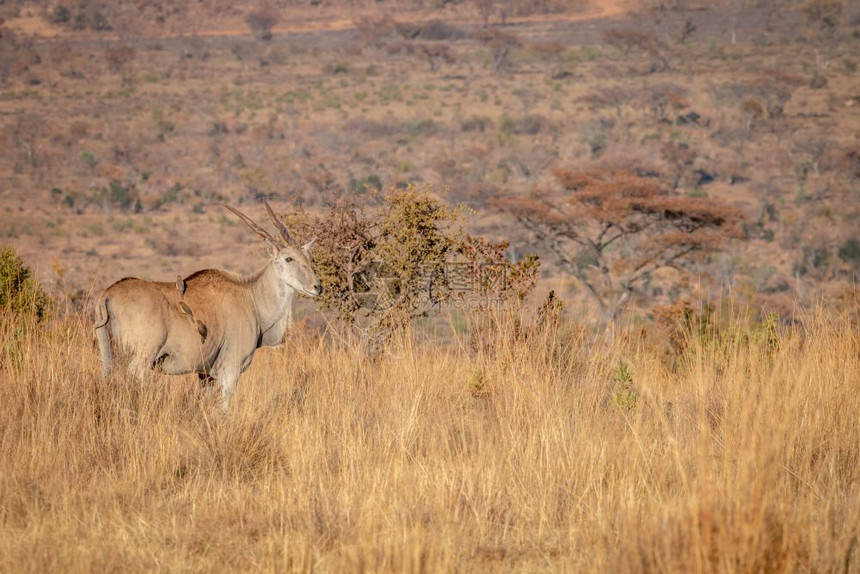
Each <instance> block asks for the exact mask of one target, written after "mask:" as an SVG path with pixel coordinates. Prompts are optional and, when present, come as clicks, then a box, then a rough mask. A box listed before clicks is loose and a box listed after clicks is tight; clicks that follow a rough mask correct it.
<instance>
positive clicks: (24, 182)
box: [0, 2, 860, 572]
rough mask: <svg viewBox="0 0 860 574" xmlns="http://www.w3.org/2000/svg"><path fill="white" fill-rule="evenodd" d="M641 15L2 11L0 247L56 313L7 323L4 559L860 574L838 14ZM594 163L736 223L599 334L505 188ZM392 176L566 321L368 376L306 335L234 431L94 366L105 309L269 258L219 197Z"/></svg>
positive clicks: (430, 347)
mask: <svg viewBox="0 0 860 574" xmlns="http://www.w3.org/2000/svg"><path fill="white" fill-rule="evenodd" d="M491 4H492V3H491ZM499 4H500V5H501V4H505V5H506V6H507V5H508V4H510V3H499ZM647 4H655V5H656V3H640V4H637V3H633V2H631V3H629V4H623V5H622V6H623V9H624V10H623V11H622V12H621V13H614V14H613V15H612V18H609V19H597V20H595V19H591V18H593V17H599V16H600V15H601V14H603V12H602V11H601V6H598V5H591V6H589V5H586V4H579V3H577V4H575V5H574V4H570V5H567V4H566V3H553V2H544V3H540V2H531V3H529V2H521V3H516V2H515V3H513V4H512V5H514V6H520V7H522V6H525V5H528V6H531V8H530V10H531V12H530V13H529V14H517V13H514V15H513V17H511V18H510V21H509V22H508V25H506V26H501V27H500V29H501V30H502V31H504V32H505V33H509V34H511V36H507V37H504V36H502V37H496V38H495V39H494V38H493V37H490V36H486V35H485V36H482V35H481V29H482V23H481V18H480V16H479V14H478V13H477V12H476V11H475V9H474V6H473V5H472V4H471V3H463V2H452V3H446V4H444V5H439V6H435V5H433V6H431V5H430V4H427V3H421V2H415V3H409V2H403V3H397V4H395V5H394V6H395V7H396V8H397V9H391V8H390V6H391V5H388V4H385V3H368V4H362V3H353V4H351V5H350V6H349V8H348V9H347V8H344V6H343V5H341V4H339V3H337V2H331V3H323V4H322V5H321V7H320V8H314V7H312V6H307V5H302V6H293V5H291V4H290V3H287V2H280V3H277V4H275V6H276V7H277V8H278V9H280V10H282V12H283V13H284V14H287V15H292V16H291V18H287V17H286V16H285V17H284V19H282V20H281V22H280V23H279V24H278V25H276V26H275V35H274V38H273V39H272V40H271V41H270V42H262V41H259V40H256V39H254V38H252V37H251V36H250V35H248V34H245V33H244V30H245V29H246V27H245V24H244V22H243V17H244V13H243V12H242V11H241V10H240V9H238V8H236V7H235V5H234V3H232V2H230V3H227V2H212V3H189V4H186V3H183V2H176V3H173V4H172V5H171V6H172V8H171V9H169V10H168V9H166V8H165V5H163V4H161V3H159V2H150V3H141V4H140V6H134V7H133V9H132V8H131V7H129V6H130V5H129V6H126V5H124V4H123V5H120V4H117V5H116V6H113V5H111V4H110V3H97V2H89V3H87V2H68V3H65V4H62V3H61V4H57V5H63V6H68V7H70V8H71V11H70V17H71V18H72V22H75V21H76V20H75V18H76V17H77V15H78V14H82V15H83V17H84V20H83V21H82V22H83V24H82V25H81V26H80V29H75V27H74V26H72V25H71V24H68V23H63V22H60V23H57V22H55V20H57V13H56V12H55V8H56V6H57V5H54V4H50V5H49V4H46V3H23V4H22V3H16V2H11V3H10V2H7V3H5V4H3V5H2V8H0V9H2V10H3V12H2V13H0V17H2V18H5V19H6V22H7V24H5V25H0V34H2V38H0V42H3V44H2V51H0V60H2V62H0V128H2V130H3V132H2V133H3V136H4V144H5V147H4V151H3V153H2V154H0V239H2V242H3V243H4V244H8V245H12V246H13V247H14V248H15V249H16V250H17V251H18V252H19V253H21V254H22V255H23V256H24V258H25V260H26V261H27V262H28V263H29V264H30V265H31V266H32V267H33V268H34V270H35V272H36V276H37V278H38V279H39V281H40V283H41V284H42V285H43V286H44V287H45V288H46V289H47V290H48V291H49V292H50V293H51V294H52V295H53V297H54V300H55V301H56V302H57V305H55V306H54V308H53V312H52V315H51V316H50V317H49V318H48V320H46V321H43V322H41V323H36V322H34V321H33V320H31V319H28V318H26V317H22V316H21V315H20V314H16V313H13V312H11V311H9V310H8V309H0V421H2V423H0V468H2V471H0V571H10V572H11V571H15V572H19V571H39V572H42V571H48V570H51V571H53V570H59V571H80V570H99V571H101V570H135V571H136V570H143V569H150V570H156V569H157V570H176V571H179V570H182V571H188V570H194V571H197V570H207V571H212V570H219V571H220V570H225V569H226V570H237V571H249V570H252V571H253V570H267V571H293V570H301V571H308V570H321V571H362V570H363V571H404V570H405V571H416V570H421V571H440V570H464V571H471V570H484V571H642V572H645V571H660V572H662V571H674V572H690V571H722V572H738V571H750V572H753V571H755V572H760V571H790V572H796V571H848V572H857V571H860V566H858V562H857V560H858V559H857V556H856V553H857V549H856V545H857V537H858V535H860V489H858V483H860V460H858V456H860V425H858V424H857V421H858V420H860V398H858V393H857V386H858V382H860V335H858V329H857V318H856V311H857V309H856V305H857V303H856V297H855V296H854V291H853V276H854V272H855V269H856V266H857V265H858V264H860V244H858V237H857V235H856V229H857V227H856V222H857V215H858V214H857V205H858V203H857V201H856V198H857V193H858V185H860V166H858V163H857V162H858V161H860V151H858V147H857V145H858V144H857V138H858V133H860V116H858V114H857V111H856V110H857V109H858V107H857V106H858V105H860V92H858V87H857V86H858V83H857V81H856V79H857V71H856V68H857V63H858V57H857V53H858V52H857V46H858V42H860V40H858V39H857V38H858V35H860V33H858V25H860V21H858V16H857V8H856V7H854V6H853V5H852V4H850V3H844V4H842V6H843V9H842V11H841V12H840V15H839V19H838V22H837V25H836V27H835V34H834V35H832V36H828V35H827V32H828V30H827V29H822V28H821V27H816V26H815V25H813V23H811V22H809V21H808V20H807V19H805V17H804V14H803V12H801V11H800V10H799V9H798V8H799V7H800V6H799V5H798V4H797V3H794V2H758V3H756V4H755V5H753V4H752V3H749V4H748V3H745V2H726V3H709V4H708V5H707V6H693V5H687V4H686V3H683V2H673V3H665V5H666V9H664V10H659V9H655V6H650V5H647ZM535 6H538V7H541V9H540V10H538V9H536V8H535ZM618 6H619V5H618V4H617V3H611V7H612V11H614V10H615V9H616V8H617V7H618ZM169 7H170V6H168V8H169ZM401 8H402V9H403V11H402V12H400V9H401ZM77 9H80V11H79V12H75V10H77ZM602 9H603V10H606V6H603V7H602ZM290 10H295V11H294V12H290ZM541 10H543V11H541ZM96 13H98V14H101V16H100V17H98V18H97V17H96ZM386 14H387V15H388V16H389V18H385V16H386ZM100 18H101V19H100ZM433 18H442V19H443V20H444V22H445V24H444V25H440V24H439V23H438V22H437V23H432V24H431V21H432V19H433ZM498 18H499V15H498V12H493V13H492V15H491V22H492V23H494V24H498V22H497V20H498ZM518 18H519V19H518ZM583 18H588V19H585V20H583ZM102 19H104V20H102ZM105 22H106V23H107V24H106V25H107V26H108V28H109V29H107V28H106V29H96V28H99V27H100V26H102V24H104V23H105ZM687 22H689V23H690V26H687ZM691 26H692V29H691ZM613 31H615V35H613V34H612V32H613ZM619 31H620V32H619ZM631 31H633V32H637V33H641V34H643V36H636V35H635V34H633V35H631V34H630V32H631ZM831 31H832V30H831ZM607 33H609V34H607ZM693 113H694V114H695V115H692V114H693ZM619 165H624V166H628V167H632V168H635V169H636V170H638V171H639V172H641V173H647V174H649V177H656V178H659V179H660V181H661V182H663V183H664V185H666V186H668V187H671V188H672V189H675V190H678V191H679V192H681V193H683V194H684V195H686V196H690V197H708V198H713V199H718V200H721V201H723V202H725V203H726V204H728V205H731V206H733V207H735V208H737V209H738V210H740V211H741V212H743V213H744V216H745V217H744V224H743V229H742V233H741V234H740V237H738V238H736V239H733V240H732V242H731V243H730V244H729V245H728V249H724V250H723V251H720V252H716V253H715V254H714V255H713V256H712V257H710V258H709V259H708V260H706V261H704V262H702V263H701V264H700V265H699V266H698V267H697V268H695V269H694V271H695V272H696V273H693V274H689V273H688V274H684V273H681V272H679V273H678V274H677V275H671V274H670V275H668V276H666V277H663V278H662V281H665V283H659V284H655V285H654V286H653V289H651V290H650V291H648V292H643V293H640V296H639V298H638V299H637V300H636V301H635V302H634V303H635V304H634V305H633V306H632V311H633V316H632V319H631V321H630V323H629V326H623V325H622V326H619V328H618V329H617V330H616V332H615V336H614V338H611V340H610V338H608V337H606V336H604V331H603V329H602V328H601V327H600V326H599V320H597V318H596V317H594V316H592V314H591V313H590V312H589V311H588V304H587V303H588V299H587V296H586V294H585V293H584V290H583V288H582V286H581V285H579V284H578V283H576V282H575V281H573V280H572V279H571V278H570V276H569V275H566V274H565V273H563V272H561V271H560V270H559V269H558V268H556V267H555V265H554V262H553V260H552V257H551V256H550V255H549V250H547V249H546V246H543V245H540V244H539V243H536V242H535V238H534V237H532V236H530V235H529V234H528V233H527V232H526V231H525V230H523V229H521V228H519V227H518V226H517V224H516V222H515V221H514V219H513V218H511V217H510V215H509V214H508V213H506V212H505V211H504V210H502V209H500V208H499V207H498V203H497V202H496V200H497V199H499V198H503V197H507V196H509V195H516V194H520V193H525V192H527V191H529V190H534V189H538V190H539V189H542V188H547V189H549V188H551V187H552V186H554V185H555V183H554V180H553V177H552V175H551V172H552V169H553V168H558V167H561V168H583V167H595V166H596V167H597V168H606V169H609V168H614V167H617V166H619ZM405 182H416V183H419V184H421V183H425V184H431V185H432V186H433V189H434V190H435V192H436V193H438V194H440V195H442V196H444V198H445V199H446V200H448V201H450V202H452V203H458V202H461V203H466V204H467V205H468V206H470V207H471V208H472V209H473V210H474V211H473V212H471V213H470V214H468V216H467V217H466V222H465V224H466V225H467V226H468V227H469V229H470V230H471V231H473V232H477V233H481V234H484V235H489V236H492V237H494V238H504V239H508V240H511V241H512V242H513V243H514V249H512V251H513V253H512V255H513V256H514V257H519V256H522V255H523V254H524V253H526V252H528V251H531V250H536V251H538V253H540V254H542V255H544V262H543V266H542V269H543V270H544V275H545V277H544V278H543V280H542V281H541V283H540V284H539V287H538V292H539V293H538V294H539V295H540V296H542V295H543V293H545V292H546V291H547V290H548V289H549V288H554V289H555V290H556V292H557V294H559V295H560V296H561V297H562V298H564V299H565V300H566V301H567V302H568V305H567V309H566V311H565V313H564V314H563V315H562V316H561V317H550V318H549V319H547V318H546V317H543V318H541V317H540V316H538V314H536V313H535V311H534V307H535V306H536V305H535V304H534V303H535V302H536V301H537V302H539V301H540V300H541V297H540V296H536V297H535V301H530V302H527V303H526V304H525V305H524V306H522V307H520V306H517V305H513V304H511V305H509V306H507V307H505V308H497V309H494V310H492V311H490V312H487V313H475V314H471V315H464V314H463V313H457V312H453V311H452V312H451V313H450V314H448V313H442V314H441V315H439V316H437V317H435V319H434V320H433V321H429V322H426V323H425V322H419V323H417V324H416V325H415V328H414V329H413V330H407V331H405V332H403V333H401V334H399V335H398V336H397V337H395V338H394V339H393V341H392V342H391V344H390V346H389V347H388V348H386V349H385V351H384V352H382V353H377V354H368V353H367V352H366V346H365V345H364V342H363V341H362V340H360V338H359V337H358V336H356V335H355V333H352V334H350V332H349V331H348V330H344V329H342V328H341V327H340V326H338V325H337V324H336V322H335V323H331V324H328V325H327V327H326V325H323V323H325V321H321V320H319V319H314V320H315V321H316V323H318V325H317V326H314V327H311V326H309V325H306V324H305V323H304V322H300V324H299V326H298V328H297V329H296V332H295V334H294V336H293V338H292V340H290V341H289V342H288V343H287V345H286V346H285V347H283V348H282V349H275V350H271V349H270V350H264V351H261V352H260V353H258V355H257V357H256V358H255V360H254V363H253V365H252V367H251V369H250V370H249V371H248V372H247V373H245V374H244V375H243V377H242V379H241V380H240V383H239V387H238V390H237V395H236V399H235V400H234V405H233V407H232V408H231V411H230V413H229V414H227V415H226V416H225V415H222V414H221V413H220V412H219V411H218V409H217V408H216V407H215V406H214V404H213V403H212V402H211V401H210V400H209V399H207V398H205V397H203V398H201V397H200V396H199V395H198V392H197V388H196V385H195V384H194V382H193V381H192V380H191V378H188V377H178V378H172V379H167V378H162V377H156V378H155V379H154V380H152V381H148V382H146V383H144V384H140V385H139V384H133V383H131V382H130V381H128V380H127V379H126V378H125V377H124V376H123V375H122V374H120V373H115V374H114V375H112V376H111V378H110V379H109V380H108V381H103V380H102V379H101V377H100V374H99V369H100V366H99V364H98V356H97V352H96V350H95V348H94V346H93V336H92V323H91V318H90V316H89V313H90V310H89V301H88V300H89V298H90V296H91V295H92V294H93V293H94V292H96V291H97V290H98V289H99V288H101V287H103V286H104V285H106V284H107V283H109V282H111V281H113V280H115V279H117V278H119V277H121V276H124V275H130V274H133V275H139V276H144V277H153V278H160V279H172V278H174V277H175V276H176V275H177V274H180V273H181V274H188V273H190V272H192V271H194V270H196V269H198V268H202V267H207V266H215V267H223V268H227V269H231V270H234V271H240V272H247V271H249V270H251V269H253V268H255V267H257V266H258V265H260V264H261V262H262V257H259V256H257V255H256V252H255V251H252V250H255V249H256V247H255V246H256V242H255V239H254V238H253V235H252V234H251V233H250V232H249V231H248V230H247V229H246V228H245V227H244V226H242V225H241V223H239V224H237V222H235V221H233V220H232V219H230V218H229V217H227V216H226V214H223V213H221V212H220V211H219V210H218V209H219V208H217V207H215V206H214V202H215V201H217V200H227V201H230V202H232V203H234V204H236V205H241V206H242V208H243V209H246V210H248V212H249V214H251V215H252V216H254V217H258V216H259V214H260V213H261V209H260V208H259V207H258V206H257V203H258V202H259V201H260V200H261V199H269V200H270V201H272V202H273V204H274V205H276V207H278V208H279V209H280V210H281V211H289V210H290V209H291V208H292V206H294V205H296V204H297V203H301V204H302V205H304V206H305V207H306V208H308V209H310V210H318V209H322V208H323V207H324V205H325V199H326V197H328V195H329V194H334V195H341V196H343V195H349V194H357V195H358V196H361V194H362V193H366V190H368V189H375V188H379V187H385V186H388V185H398V184H401V183H405ZM554 191H557V189H555V190H554ZM251 253H255V255H253V256H249V254H251ZM720 293H729V294H730V295H728V296H724V298H723V299H718V297H719V294H720ZM709 294H710V295H709ZM709 296H710V297H712V298H713V299H714V301H712V303H713V305H714V307H715V309H716V311H715V312H713V313H711V312H710V311H709V309H710V308H709V307H708V305H707V304H706V303H701V304H697V303H693V304H692V306H691V307H683V306H681V307H676V308H675V310H676V311H678V310H679V309H680V312H678V313H676V314H674V315H672V314H669V315H664V316H663V320H661V316H660V315H659V314H656V318H655V317H654V316H653V315H654V314H652V308H653V305H654V304H655V303H677V302H678V301H682V300H683V299H685V298H686V299H689V300H692V301H696V300H698V299H700V298H707V297H709ZM720 301H722V302H720ZM729 301H733V302H734V303H729ZM733 305H734V307H735V308H732V307H733ZM684 309H686V311H684ZM804 309H816V311H814V312H812V311H804ZM770 311H776V312H777V314H775V315H773V314H768V313H769V312H770ZM302 314H303V315H304V316H305V317H308V318H316V317H319V316H320V315H319V314H318V313H317V312H316V310H314V309H313V307H312V305H310V304H308V303H305V306H304V308H303V311H302ZM667 317H668V319H667Z"/></svg>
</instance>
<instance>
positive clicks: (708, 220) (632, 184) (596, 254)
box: [503, 169, 738, 322]
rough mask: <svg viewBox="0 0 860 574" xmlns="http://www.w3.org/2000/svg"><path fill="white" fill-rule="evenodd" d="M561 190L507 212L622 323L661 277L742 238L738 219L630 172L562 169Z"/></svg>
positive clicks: (558, 174) (512, 203)
mask: <svg viewBox="0 0 860 574" xmlns="http://www.w3.org/2000/svg"><path fill="white" fill-rule="evenodd" d="M553 175H554V176H555V178H556V179H557V180H558V182H559V184H560V188H559V189H556V190H539V191H536V192H533V193H531V194H530V195H528V196H525V197H517V198H508V199H506V200H504V201H503V204H504V206H505V207H506V208H507V209H508V210H510V211H512V213H513V214H514V216H515V217H516V218H517V220H518V221H519V222H520V223H522V224H523V225H524V226H525V227H526V228H528V229H529V230H530V231H531V232H533V233H534V235H535V236H536V238H537V239H538V241H539V242H540V243H541V244H543V245H545V246H546V247H547V248H548V249H549V250H550V251H552V253H553V254H554V255H555V257H556V259H557V261H558V263H559V264H560V266H561V267H562V268H563V269H564V270H566V271H568V272H570V273H571V274H572V275H573V276H574V277H576V278H577V279H578V280H579V281H580V282H581V283H582V284H583V285H584V286H585V288H586V290H587V291H588V293H589V294H590V295H591V297H592V298H593V299H594V301H595V302H596V303H597V306H598V307H599V309H600V311H601V313H602V315H603V317H604V319H605V320H607V321H609V322H614V321H615V320H616V319H617V318H618V316H619V315H620V313H621V312H622V310H623V309H624V307H625V305H626V303H627V302H628V300H629V298H630V296H631V295H633V294H635V293H636V292H641V291H642V289H643V288H644V287H645V286H646V285H647V284H648V282H649V280H650V278H651V275H652V274H653V273H654V271H656V270H658V269H661V268H666V267H671V268H682V267H685V266H688V265H690V264H692V263H694V262H696V261H697V260H698V259H700V258H702V257H703V256H705V255H706V254H707V253H709V252H711V251H712V250H714V249H716V248H717V247H718V246H719V245H720V243H721V242H722V241H723V240H724V239H725V238H727V237H728V236H730V235H733V234H734V230H735V228H736V225H735V223H736V221H737V218H738V214H737V213H736V212H735V211H734V210H733V209H732V208H730V207H728V206H725V205H722V204H720V203H718V202H716V201H713V200H709V199H705V198H691V197H686V196H683V195H680V194H678V193H675V192H671V191H669V190H667V189H665V188H664V187H663V186H661V184H660V183H659V181H658V180H656V179H653V178H643V177H640V176H638V175H636V174H634V173H632V172H629V171H625V170H617V169H615V170H603V171H598V170H568V169H556V170H554V171H553Z"/></svg>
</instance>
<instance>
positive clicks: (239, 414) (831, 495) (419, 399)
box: [0, 315, 860, 572]
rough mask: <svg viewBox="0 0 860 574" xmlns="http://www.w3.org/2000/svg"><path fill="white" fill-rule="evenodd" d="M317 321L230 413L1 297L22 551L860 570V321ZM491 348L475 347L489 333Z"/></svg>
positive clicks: (54, 565) (108, 562)
mask: <svg viewBox="0 0 860 574" xmlns="http://www.w3.org/2000/svg"><path fill="white" fill-rule="evenodd" d="M475 332H477V333H479V334H480V338H481V340H482V341H483V342H484V343H486V344H484V345H478V346H477V347H475V346H474V345H472V344H471V343H472V342H473V341H471V340H470V338H469V335H461V336H460V338H459V339H458V340H457V341H456V343H455V344H453V345H446V346H441V345H439V344H437V343H433V342H432V341H427V342H414V341H415V339H414V338H410V339H404V340H403V341H402V342H401V344H399V345H398V346H396V347H395V348H393V349H392V350H391V352H390V353H389V354H385V355H383V356H381V357H377V358H376V359H368V358H367V357H366V356H365V355H363V354H362V353H361V352H360V351H359V345H354V344H352V343H350V342H348V341H346V342H345V341H342V340H337V339H334V340H329V341H325V340H321V339H315V338H312V337H309V336H298V337H297V339H296V340H294V341H293V342H292V343H290V344H289V345H288V346H287V347H286V348H285V349H283V350H269V351H262V352H261V353H260V354H259V355H258V356H257V358H256V359H255V361H254V364H253V367H252V368H251V369H250V370H249V371H248V372H247V373H245V375H244V376H243V378H242V379H241V381H240V385H239V389H238V391H237V396H236V399H234V402H233V406H232V411H231V412H230V413H229V415H228V416H226V417H225V416H221V415H220V414H219V413H218V410H217V408H216V407H215V406H214V405H213V404H211V403H212V401H208V400H205V399H199V398H198V396H197V393H196V388H195V384H194V382H193V381H192V380H190V379H187V378H159V379H156V380H153V381H151V382H147V383H144V384H132V383H129V382H127V381H125V380H123V377H121V376H115V377H113V378H112V379H111V380H109V381H105V382H103V381H100V378H99V374H98V372H99V365H98V358H97V353H96V352H95V349H94V347H93V343H92V334H91V327H90V325H89V323H87V322H85V321H84V320H83V319H81V318H71V319H68V320H65V321H61V322H57V323H54V324H51V325H50V326H48V327H38V326H35V325H20V324H18V323H17V322H16V321H14V320H13V319H12V317H10V316H8V315H7V316H4V317H3V318H2V325H0V344H2V348H0V351H2V366H0V571H3V572H26V571H33V572H48V571H138V570H144V569H146V570H163V571H179V570H182V571H198V570H206V571H216V570H217V571H222V570H239V571H310V570H316V571H374V572H378V571H450V570H461V571H474V570H482V571H577V572H583V571H613V572H617V571H625V572H639V571H642V572H646V571H658V572H694V571H699V572H711V571H716V572H761V571H768V572H772V571H791V572H795V571H815V572H834V571H839V572H841V571H853V572H857V571H860V566H858V564H860V557H858V556H857V553H858V551H857V550H856V548H855V546H856V544H857V536H858V532H860V459H858V454H860V393H858V390H860V336H858V332H857V330H856V329H854V328H852V327H851V326H850V325H849V324H847V323H845V322H842V321H840V320H838V319H829V318H826V317H824V316H821V317H815V318H812V319H810V320H809V321H807V323H806V324H805V326H799V327H796V328H790V329H783V330H782V331H781V332H780V333H779V334H778V335H779V336H778V337H774V336H773V335H774V333H771V332H767V333H765V334H764V335H762V331H761V330H760V329H758V328H756V327H755V326H752V327H750V326H747V325H746V324H745V323H743V322H741V321H730V322H727V323H726V324H724V325H722V326H721V327H720V328H719V330H718V331H716V332H712V333H710V334H708V335H706V336H704V337H696V338H694V339H693V340H691V341H690V343H689V347H688V348H687V349H686V351H685V353H684V355H683V356H682V357H680V358H679V359H678V360H676V361H674V362H669V361H666V360H665V357H664V356H663V353H664V349H662V348H661V347H660V346H658V345H657V344H655V343H653V342H652V341H651V339H649V338H648V337H646V338H644V339H643V338H640V337H634V336H628V337H623V336H619V337H617V338H616V342H615V343H613V344H612V345H606V344H604V343H602V342H599V343H598V342H595V339H594V338H593V337H591V336H587V335H586V334H585V330H584V329H581V328H579V327H577V326H575V325H573V326H571V325H569V324H565V325H562V326H561V327H559V328H554V327H552V326H550V327H546V328H544V329H542V330H533V331H532V332H526V331H525V330H524V329H523V327H522V326H521V325H518V324H508V323H505V322H504V321H496V322H493V323H492V325H491V326H490V327H487V328H484V329H482V330H481V329H476V330H475ZM476 348H477V350H476Z"/></svg>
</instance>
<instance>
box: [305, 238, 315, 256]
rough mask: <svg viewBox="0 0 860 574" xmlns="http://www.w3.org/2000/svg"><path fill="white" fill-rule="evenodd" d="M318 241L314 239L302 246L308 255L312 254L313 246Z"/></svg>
mask: <svg viewBox="0 0 860 574" xmlns="http://www.w3.org/2000/svg"><path fill="white" fill-rule="evenodd" d="M316 240H317V238H316V237H314V238H313V239H311V240H310V241H308V242H307V243H305V244H304V245H302V250H303V251H305V252H306V253H310V252H311V247H312V246H313V244H314V242H316Z"/></svg>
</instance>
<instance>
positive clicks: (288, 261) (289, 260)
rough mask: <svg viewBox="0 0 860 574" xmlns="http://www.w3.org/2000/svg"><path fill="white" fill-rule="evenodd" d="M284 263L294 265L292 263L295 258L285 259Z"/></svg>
mask: <svg viewBox="0 0 860 574" xmlns="http://www.w3.org/2000/svg"><path fill="white" fill-rule="evenodd" d="M284 261H286V262H287V263H292V262H293V258H292V257H285V258H284Z"/></svg>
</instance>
